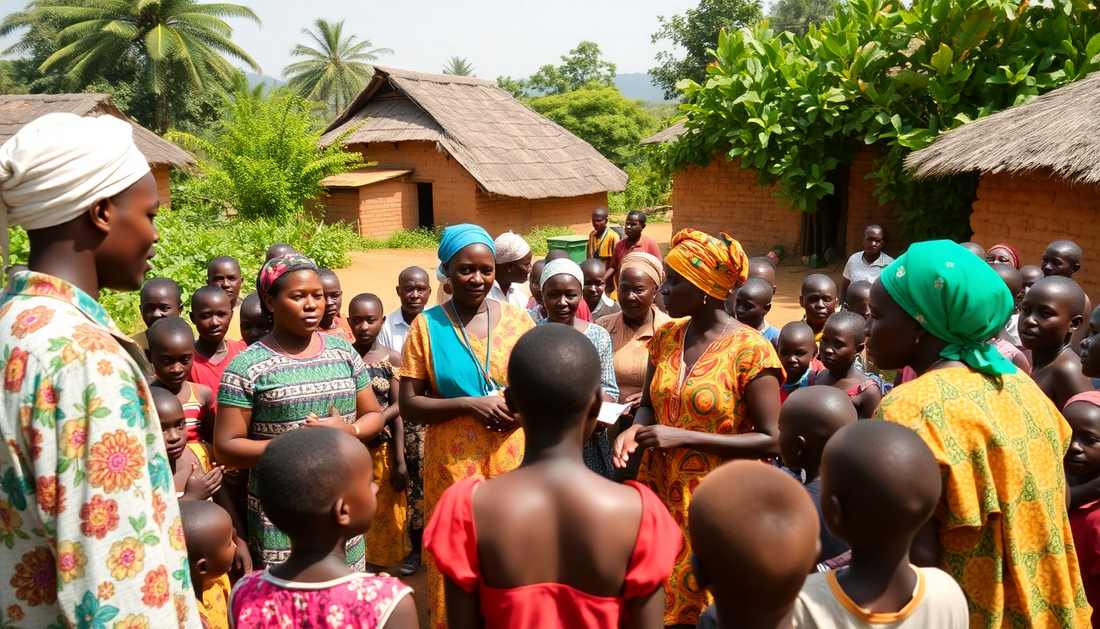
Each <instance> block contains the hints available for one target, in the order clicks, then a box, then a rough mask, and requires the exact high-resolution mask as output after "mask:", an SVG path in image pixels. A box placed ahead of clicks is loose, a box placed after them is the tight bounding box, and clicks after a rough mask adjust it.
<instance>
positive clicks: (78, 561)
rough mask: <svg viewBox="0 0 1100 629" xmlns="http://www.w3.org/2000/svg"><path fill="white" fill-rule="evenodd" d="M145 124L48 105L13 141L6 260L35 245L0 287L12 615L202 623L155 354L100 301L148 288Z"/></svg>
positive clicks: (4, 174) (0, 560)
mask: <svg viewBox="0 0 1100 629" xmlns="http://www.w3.org/2000/svg"><path fill="white" fill-rule="evenodd" d="M132 133H133V130H132V128H131V127H130V125H129V124H128V123H126V122H123V121H121V120H118V119H117V118H113V117H111V116H103V117H100V118H81V117H79V116H75V115H72V114H50V115H47V116H43V117H41V118H39V119H37V120H35V121H33V122H31V123H30V124H28V125H27V126H25V127H23V129H22V130H20V131H19V133H17V134H15V136H13V137H12V138H11V139H10V140H8V141H7V142H6V143H5V144H4V145H3V146H2V147H0V223H2V225H0V228H2V229H3V233H2V236H0V240H2V243H0V244H2V245H3V247H2V248H3V254H4V258H5V262H6V258H7V253H8V241H7V228H8V226H9V225H13V226H14V225H21V226H23V227H25V228H26V229H27V232H28V235H29V238H30V247H31V251H30V259H29V261H28V266H29V268H30V270H29V271H24V272H21V273H18V274H16V275H15V276H14V278H13V280H12V284H11V286H9V287H8V290H6V291H5V292H4V294H3V295H2V296H0V351H2V352H3V355H4V356H5V358H6V364H5V368H4V393H3V398H2V399H3V402H2V404H0V439H2V440H3V441H4V442H6V443H7V444H9V447H6V448H0V469H3V470H6V473H5V483H4V491H3V494H4V499H3V500H0V520H2V521H4V522H7V530H8V535H7V537H6V543H5V544H4V545H0V574H4V575H5V578H4V579H0V600H4V601H6V603H5V605H6V606H7V607H6V610H5V611H6V614H7V616H2V615H0V624H6V623H4V622H3V621H5V620H8V621H11V620H15V619H16V618H15V617H16V615H18V616H19V620H20V621H21V624H20V626H25V627H46V626H54V625H65V626H72V627H76V626H85V625H87V623H88V619H89V618H94V619H95V622H96V623H98V624H99V625H104V626H111V625H114V624H115V623H117V622H123V623H124V622H126V620H127V619H139V620H140V622H141V623H143V624H145V625H147V626H150V627H169V626H170V627H177V626H178V627H188V628H192V629H198V628H199V627H200V620H199V616H198V611H197V607H196V604H195V595H194V593H193V592H192V590H191V585H190V583H189V582H188V580H187V579H177V578H175V577H174V576H173V575H174V574H175V573H176V572H177V571H178V570H179V569H180V567H181V566H182V567H184V568H185V569H186V566H187V555H186V552H185V551H184V548H183V545H182V544H177V541H178V540H179V539H180V538H179V535H178V526H179V507H178V506H177V503H176V494H175V492H174V491H173V490H172V486H171V476H170V474H169V471H168V470H169V467H168V459H167V457H166V455H165V450H164V440H163V438H162V437H161V431H160V425H159V422H158V421H157V416H156V413H154V412H153V411H152V409H153V401H152V397H151V396H150V395H149V387H148V386H147V385H146V383H145V379H144V376H143V372H142V369H141V367H139V365H140V364H142V363H143V362H144V358H143V357H142V355H141V350H139V349H138V348H137V346H136V345H135V344H134V343H133V342H132V341H131V340H130V339H129V338H128V337H126V336H125V335H124V334H122V333H121V332H119V331H118V329H116V328H115V325H114V323H113V322H112V321H111V317H110V316H108V314H107V312H106V311H105V310H103V307H102V306H100V305H99V303H98V302H97V301H96V299H97V298H98V296H99V292H100V290H101V289H103V288H111V289H114V290H137V289H138V288H140V287H141V282H142V279H143V277H144V275H145V272H146V271H147V270H148V267H149V265H148V261H149V259H150V258H152V257H153V254H154V251H153V243H155V242H156V240H157V230H156V228H155V227H154V226H153V217H155V216H156V215H157V208H158V206H159V202H158V198H157V184H156V181H155V180H154V179H153V175H152V173H151V172H150V171H149V165H148V163H147V162H146V160H145V157H144V156H143V155H142V154H141V152H140V151H138V149H137V147H136V146H134V141H133V137H132ZM13 474H14V476H13V477H12V478H10V479H8V478H7V477H8V476H11V475H13ZM9 480H10V481H11V482H10V483H9V482H8V481H9ZM127 517H129V520H127V519H126V518H127ZM43 574H48V575H49V577H48V578H46V579H42V578H41V575H43ZM55 575H56V576H55ZM60 584H64V587H59V585H60ZM139 620H133V622H134V623H137V622H138V621H139Z"/></svg>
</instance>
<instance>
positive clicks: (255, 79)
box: [244, 72, 286, 87]
mask: <svg viewBox="0 0 1100 629" xmlns="http://www.w3.org/2000/svg"><path fill="white" fill-rule="evenodd" d="M244 76H245V78H247V79H248V87H256V86H257V85H259V84H260V83H267V86H268V87H279V86H280V85H286V81H280V80H279V79H277V78H275V77H273V76H267V75H266V74H256V73H255V72H245V73H244Z"/></svg>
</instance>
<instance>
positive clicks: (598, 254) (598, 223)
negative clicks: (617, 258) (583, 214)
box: [585, 207, 619, 266]
mask: <svg viewBox="0 0 1100 629" xmlns="http://www.w3.org/2000/svg"><path fill="white" fill-rule="evenodd" d="M617 244H619V233H618V232H616V231H615V230H614V229H611V227H609V226H608V224H607V210H606V209H604V208H602V207H600V208H596V209H594V210H592V231H591V233H589V234H588V250H587V252H586V254H585V257H586V258H588V259H590V260H599V261H601V262H603V263H604V265H605V266H606V265H607V263H609V262H611V256H613V255H615V245H617Z"/></svg>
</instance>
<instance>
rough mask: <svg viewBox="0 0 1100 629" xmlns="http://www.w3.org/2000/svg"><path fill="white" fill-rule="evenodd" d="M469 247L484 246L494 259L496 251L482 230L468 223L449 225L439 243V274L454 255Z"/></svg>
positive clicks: (485, 232) (491, 240)
mask: <svg viewBox="0 0 1100 629" xmlns="http://www.w3.org/2000/svg"><path fill="white" fill-rule="evenodd" d="M470 245H485V246H486V247H488V248H489V250H490V251H492V252H493V258H496V255H497V250H496V247H494V246H493V239H492V238H491V237H490V236H489V232H487V231H485V229H484V228H482V227H480V226H478V225H472V224H470V223H460V224H458V225H451V226H450V227H448V228H447V229H445V230H444V231H443V239H442V240H440V241H439V270H440V272H442V271H443V265H444V264H447V263H448V262H450V261H451V258H453V257H455V254H456V253H458V252H459V251H462V249H464V248H466V247H468V246H470Z"/></svg>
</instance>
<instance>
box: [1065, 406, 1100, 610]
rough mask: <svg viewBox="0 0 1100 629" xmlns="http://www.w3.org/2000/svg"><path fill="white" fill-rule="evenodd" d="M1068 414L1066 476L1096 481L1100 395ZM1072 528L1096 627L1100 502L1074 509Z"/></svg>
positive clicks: (1099, 454) (1099, 467)
mask: <svg viewBox="0 0 1100 629" xmlns="http://www.w3.org/2000/svg"><path fill="white" fill-rule="evenodd" d="M1064 414H1065V418H1066V421H1067V422H1069V425H1070V428H1072V429H1073V437H1072V438H1071V439H1070V442H1069V451H1068V452H1066V459H1065V467H1066V474H1067V475H1069V476H1072V477H1076V478H1077V483H1076V484H1078V485H1081V484H1085V483H1088V482H1090V481H1094V480H1096V478H1097V477H1100V391H1089V392H1086V393H1082V394H1080V395H1077V396H1074V397H1072V398H1070V400H1069V403H1068V404H1066V409H1065V412H1064ZM1069 527H1070V530H1072V531H1073V546H1074V548H1075V549H1076V550H1077V563H1078V564H1079V565H1080V566H1081V578H1082V579H1083V580H1084V584H1085V596H1086V597H1087V598H1088V600H1089V605H1091V606H1092V626H1094V627H1095V626H1097V621H1100V614H1098V613H1097V609H1098V608H1100V500H1092V501H1091V502H1089V503H1088V504H1085V505H1082V506H1080V507H1077V508H1076V509H1070V512H1069Z"/></svg>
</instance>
